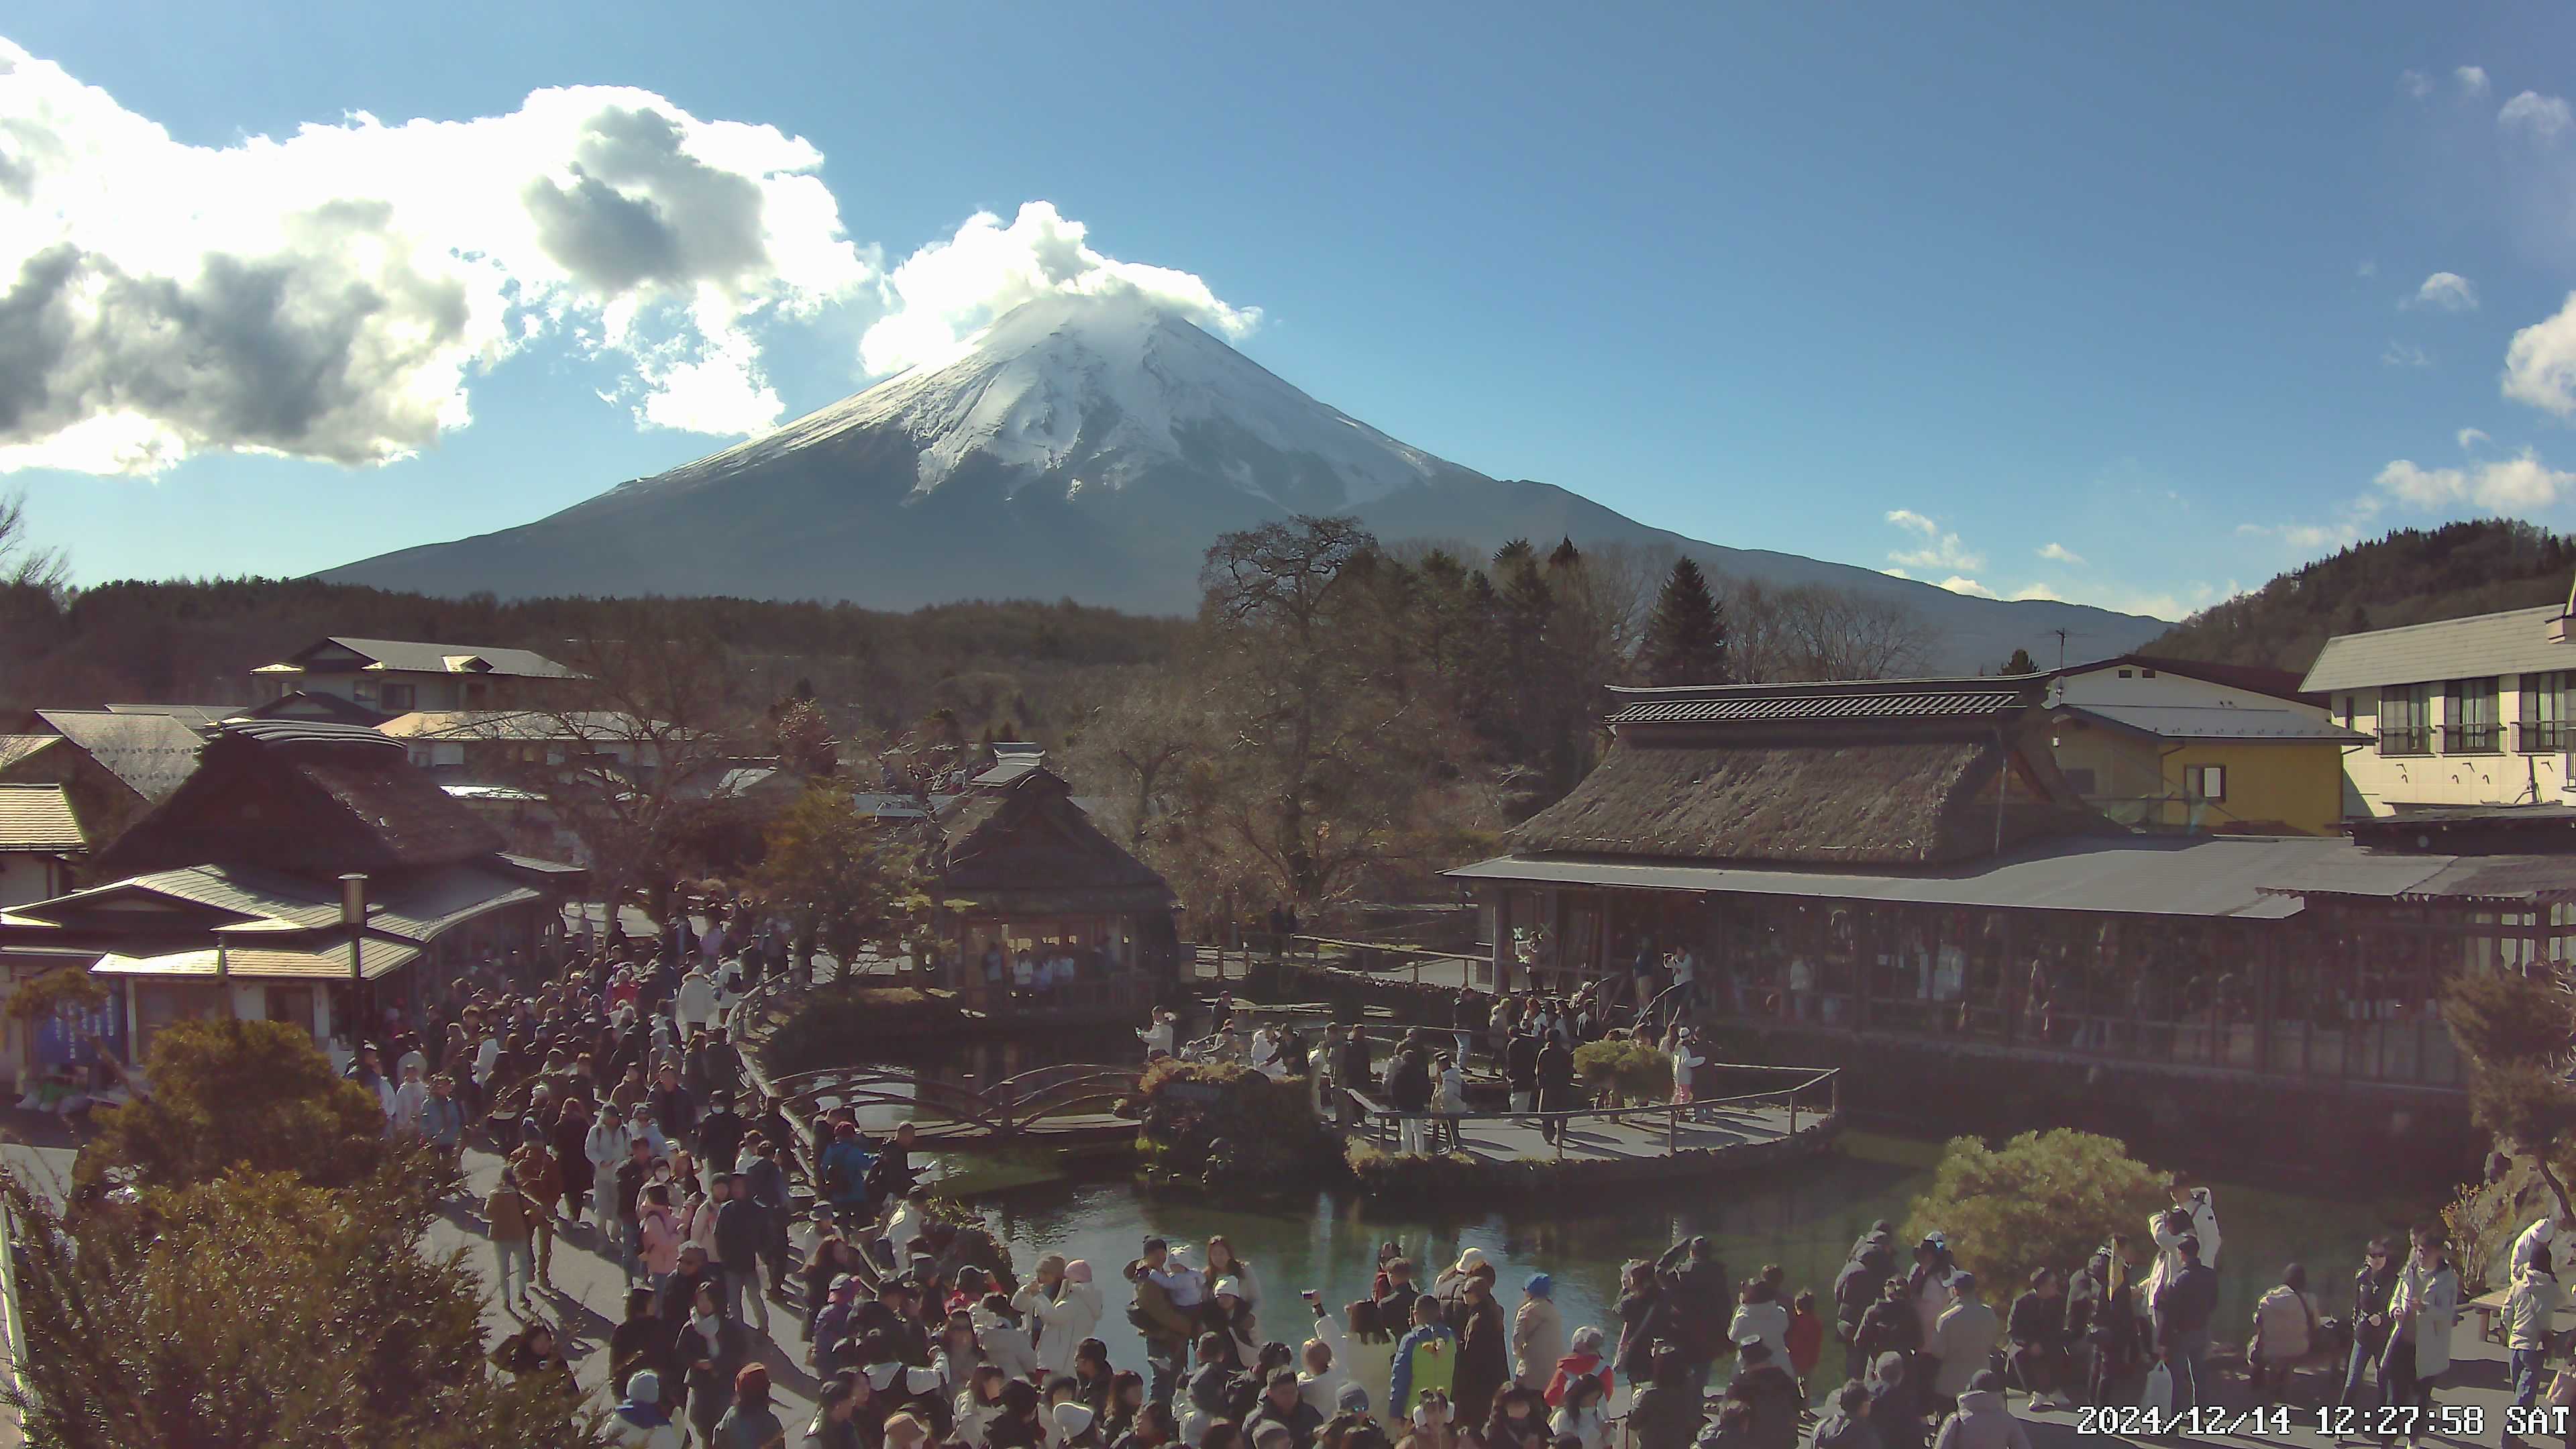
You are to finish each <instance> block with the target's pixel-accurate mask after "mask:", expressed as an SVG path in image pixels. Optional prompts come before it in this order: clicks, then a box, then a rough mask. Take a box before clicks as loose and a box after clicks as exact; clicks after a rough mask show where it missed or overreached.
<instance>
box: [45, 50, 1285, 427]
mask: <svg viewBox="0 0 2576 1449" xmlns="http://www.w3.org/2000/svg"><path fill="white" fill-rule="evenodd" d="M822 165H823V155H822V153H821V152H820V151H819V150H818V149H816V148H815V147H814V146H813V145H811V144H810V143H808V142H807V141H805V140H803V139H802V138H799V137H794V136H789V135H786V134H784V133H782V132H780V131H779V130H778V129H777V128H775V127H772V126H767V125H754V124H746V123H742V122H737V121H727V120H707V119H702V118H700V117H698V116H695V115H692V114H691V113H689V112H688V111H686V110H683V109H682V108H680V107H679V106H676V105H674V104H673V103H671V102H670V101H668V100H666V99H664V98H663V97H661V96H659V95H655V94H653V93H652V92H649V91H643V90H637V89H632V88H625V87H597V86H586V87H570V88H561V89H548V90H540V91H537V92H534V93H532V94H530V95H529V96H528V98H527V99H526V101H525V102H524V103H523V104H522V105H521V106H520V107H519V108H518V109H517V110H515V111H512V112H510V113H509V114H507V115H499V116H485V117H479V118H475V119H470V120H462V121H431V120H412V121H406V122H402V123H400V124H394V125H388V124H386V123H384V122H382V121H380V120H378V119H377V118H375V117H373V116H370V115H366V114H363V113H360V114H354V115H350V116H347V117H345V118H343V119H341V120H340V121H338V122H336V123H327V124H326V123H308V124H306V125H304V126H302V127H300V128H299V129H297V130H296V131H295V132H294V133H293V134H291V135H287V136H282V137H269V136H254V137H250V138H247V139H245V140H242V141H240V142H237V143H235V144H231V145H227V146H220V147H204V146H191V145H187V144H184V143H181V142H179V141H177V140H174V139H173V138H172V137H171V136H170V135H169V133H168V132H167V131H166V130H164V129H163V128H162V127H161V126H160V125H158V124H156V123H155V122H153V121H151V120H150V119H148V118H146V117H143V116H140V115H137V114H135V113H134V112H131V111H128V110H126V109H125V108H124V107H123V106H121V105H119V104H118V103H117V101H116V100H115V98H113V97H112V96H110V95H108V94H107V93H106V92H105V91H102V90H99V89H97V88H95V87H91V86H85V85H82V84H81V83H80V82H79V81H77V80H76V79H74V78H73V77H71V76H69V75H67V74H66V73H65V72H64V71H63V70H62V68H61V67H59V66H57V65H55V64H53V63H51V62H49V61H45V60H41V59H38V58H36V57H33V56H31V55H29V54H28V53H27V52H26V51H25V50H23V49H21V48H19V47H18V46H16V45H14V44H12V43H11V42H9V41H7V40H5V39H0V472H5V471H9V470H12V469H17V468H27V467H50V468H64V469H71V470H75V471H82V472H92V473H136V472H156V471H159V470H161V469H164V468H167V467H169V466H171V465H173V464H175V463H177V462H179V461H181V460H182V459H184V458H186V457H187V456H189V455H190V454H194V453H201V452H218V451H227V450H249V451H258V452H267V453H275V454H281V455H286V456H292V457H298V458H308V459H315V460H321V461H328V462H334V463H342V464H366V463H381V462H387V461H391V460H394V459H398V458H402V457H405V456H408V455H409V454H411V453H413V452H416V451H418V450H419V449H421V448H424V447H427V446H429V445H431V444H433V443H435V442H436V441H437V439H438V438H439V436H440V435H441V434H442V433H444V432H446V431H448V430H451V429H454V428H459V427H463V426H465V425H466V424H467V423H469V422H470V421H471V418H472V409H471V405H470V397H469V392H470V387H471V385H472V384H473V383H474V382H475V381H476V380H477V379H478V378H479V377H480V376H481V374H483V373H485V372H487V371H489V370H490V369H492V368H494V367H496V366H498V365H500V364H501V363H503V362H505V361H507V360H508V359H509V358H511V357H512V356H514V355H516V354H517V353H519V352H522V351H525V350H527V349H528V348H530V347H532V346H534V345H538V344H540V343H542V342H545V341H547V340H549V339H556V340H560V341H561V342H564V343H568V344H569V345H571V346H572V347H574V348H576V349H578V350H579V351H581V352H583V353H585V354H587V355H589V356H591V357H593V358H594V359H597V360H598V361H600V362H602V363H604V364H606V365H607V366H609V367H610V368H611V369H612V370H613V375H614V381H613V383H612V384H611V386H610V387H609V389H608V390H607V392H606V393H605V394H604V395H608V396H612V397H613V398H614V399H615V400H617V401H618V402H620V403H622V404H624V405H626V406H627V407H629V408H631V409H632V411H633V413H634V415H635V417H636V420H637V421H638V423H639V424H642V425H645V426H657V427H669V428H677V429H685V430H688V431H693V432H705V433H715V434H740V433H750V432H757V431H760V430H762V429H765V428H767V427H769V426H772V425H774V424H775V423H776V422H778V421H779V419H780V417H781V415H782V413H783V412H784V411H785V409H784V405H783V403H782V402H781V400H780V398H779V396H778V393H777V392H776V390H775V389H774V388H773V387H772V386H771V385H770V382H769V379H768V377H767V375H766V372H765V370H764V367H763V362H762V338H763V336H764V334H765V333H766V331H767V330H768V329H770V328H771V327H772V326H774V325H776V324H777V323H778V322H779V321H781V320H787V321H794V320H799V319H809V318H812V317H815V316H817V315H819V314H821V313H823V312H825V311H826V310H830V309H849V310H850V311H851V312H853V313H854V314H855V315H856V316H857V317H858V318H859V319H860V320H861V321H863V322H868V323H869V324H870V325H869V326H868V328H867V333H866V338H867V340H866V344H865V347H864V353H865V357H866V365H867V367H868V369H869V370H870V371H871V372H880V371H885V370H890V369H891V368H893V367H897V366H902V365H906V364H908V363H909V362H912V361H918V360H920V358H921V356H922V355H924V354H926V353H927V352H928V351H930V350H932V349H933V348H934V347H935V346H937V345H950V346H953V345H955V343H956V342H958V341H959V340H960V339H962V338H964V337H967V336H970V335H971V334H972V333H973V331H974V330H975V329H976V328H978V327H980V326H982V325H983V324H984V323H985V322H988V321H990V320H991V318H992V317H993V316H994V315H997V314H998V313H999V312H1000V311H1002V310H1006V309H1007V308H1008V307H1009V306H1010V305H1015V304H1016V303H1017V302H1019V301H1024V300H1027V299H1028V297H1030V296H1033V295H1038V294H1039V293H1041V292H1044V291H1047V290H1059V289H1060V290H1101V289H1108V288H1115V287H1126V288H1132V289H1135V290H1138V291H1140V292H1143V293H1144V294H1146V295H1149V296H1152V297H1153V298H1155V299H1156V300H1157V301H1159V302H1162V303H1164V304H1165V305H1169V306H1172V307H1174V308H1175V309H1176V310H1179V311H1182V312H1183V313H1184V314H1185V315H1189V316H1191V317H1192V318H1193V320H1198V321H1200V322H1201V323H1202V325H1209V326H1211V328H1212V329H1213V330H1219V331H1220V332H1221V333H1225V334H1231V335H1240V334H1241V332H1242V331H1244V330H1246V329H1248V328H1249V327H1250V326H1251V325H1252V322H1253V320H1254V319H1256V318H1257V316H1258V313H1257V311H1255V310H1251V309H1236V308H1233V307H1230V306H1227V305H1226V304H1225V303H1223V302H1222V301H1220V300H1218V299H1217V298H1216V297H1215V296H1214V294H1213V293H1211V292H1210V291H1209V290H1208V288H1207V286H1206V284H1205V283H1204V282H1202V281H1200V279H1198V278H1197V277H1195V276H1192V275H1190V274H1189V273H1186V272H1176V271H1170V270H1167V269H1164V268H1157V267H1144V266H1139V265H1137V264H1134V263H1126V262H1120V261H1118V260H1116V259H1114V258H1111V257H1107V256H1104V255H1102V254H1101V253H1100V252H1098V251H1096V250H1094V249H1093V248H1092V247H1091V246H1090V245H1089V244H1088V242H1087V240H1086V237H1085V232H1084V229H1083V227H1082V225H1081V224H1080V223H1079V222H1075V221H1070V220H1067V219H1065V218H1063V217H1061V216H1059V215H1057V213H1056V212H1055V209H1054V208H1053V207H1052V206H1048V205H1046V204H1044V203H1033V204H1032V205H1030V206H1028V207H1023V208H1022V209H1021V212H1020V215H1019V217H1018V219H1017V220H1015V221H1014V222H1012V223H1011V224H1010V225H1009V226H1007V227H1006V226H1003V225H1001V223H1000V221H999V219H998V218H996V217H991V216H978V217H976V218H975V219H973V220H971V221H969V222H968V223H967V224H966V226H965V227H964V228H963V229H961V230H960V231H959V232H958V233H957V235H956V237H955V238H953V239H951V240H949V241H946V242H942V243H940V244H937V245H935V246H933V247H929V248H925V249H924V250H923V251H922V252H921V253H920V254H919V255H917V256H915V257H914V258H913V259H912V260H910V261H907V262H904V263H903V264H901V265H899V266H896V267H894V268H892V269H891V270H890V271H889V270H888V269H887V268H886V267H885V265H884V262H883V259H882V254H881V252H880V251H879V249H878V248H876V247H875V246H871V245H865V244H862V243H860V242H857V241H855V240H853V239H852V238H851V236H850V235H849V232H848V230H847V228H846V227H845V226H844V223H843V219H842V215H841V209H840V204H839V202H838V200H837V199H836V198H835V197H834V195H833V193H832V192H831V190H830V189H829V188H827V187H826V186H825V185H824V183H823V181H822V179H821V177H820V175H819V174H818V173H819V171H820V169H821V167H822Z"/></svg>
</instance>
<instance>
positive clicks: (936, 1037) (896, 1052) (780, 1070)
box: [759, 981, 970, 1077]
mask: <svg viewBox="0 0 2576 1449" xmlns="http://www.w3.org/2000/svg"><path fill="white" fill-rule="evenodd" d="M969 1026H970V1024H969V1022H968V1020H967V1017H966V1014H965V1013H964V1012H962V1011H960V1010H958V1008H957V1004H956V1002H955V1001H953V1000H951V999H950V998H948V997H945V996H933V995H931V994H930V993H928V992H926V991H921V990H918V989H916V988H914V987H910V986H857V985H851V984H846V983H843V982H837V981H836V982H833V983H831V984H829V985H825V986H818V987H816V988H814V989H813V990H812V991H810V992H807V993H805V994H804V995H802V996H799V997H795V998H793V999H792V1004H791V1005H790V1006H789V1007H788V1009H787V1011H786V1012H785V1014H784V1015H782V1016H781V1017H780V1018H779V1020H778V1023H777V1025H776V1026H774V1027H772V1028H771V1029H770V1032H769V1035H768V1037H767V1039H766V1040H764V1041H762V1042H761V1044H760V1046H759V1051H760V1062H761V1065H762V1066H763V1067H765V1068H766V1069H767V1070H768V1072H769V1074H770V1075H771V1076H772V1077H784V1076H792V1075H794V1074H795V1073H798V1072H814V1071H822V1070H824V1069H826V1068H829V1067H847V1066H855V1065H857V1064H858V1063H859V1062H861V1061H862V1060H865V1061H869V1062H886V1061H892V1062H919V1061H945V1060H947V1059H948V1058H950V1057H951V1056H953V1055H955V1053H956V1049H957V1044H958V1042H960V1041H961V1040H964V1039H965V1038H966V1036H967V1035H968V1034H969Z"/></svg>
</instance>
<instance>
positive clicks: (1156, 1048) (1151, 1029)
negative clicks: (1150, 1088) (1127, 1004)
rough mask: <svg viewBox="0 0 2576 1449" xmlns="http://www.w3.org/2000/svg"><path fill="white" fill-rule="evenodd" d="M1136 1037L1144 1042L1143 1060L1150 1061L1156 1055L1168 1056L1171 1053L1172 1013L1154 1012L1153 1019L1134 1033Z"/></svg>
mask: <svg viewBox="0 0 2576 1449" xmlns="http://www.w3.org/2000/svg"><path fill="white" fill-rule="evenodd" d="M1136 1039H1137V1040H1138V1041H1141V1042H1143V1043H1144V1044H1145V1060H1147V1061H1149V1062H1150V1061H1152V1060H1153V1059H1154V1058H1156V1057H1167V1056H1170V1055H1171V1054H1172V1013H1171V1012H1169V1011H1157V1012H1155V1013H1154V1019H1153V1021H1152V1022H1150V1023H1149V1024H1147V1025H1146V1026H1145V1027H1143V1028H1142V1029H1141V1030H1139V1031H1138V1032H1137V1033H1136Z"/></svg>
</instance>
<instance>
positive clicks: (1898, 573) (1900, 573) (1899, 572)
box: [1879, 569, 1914, 579]
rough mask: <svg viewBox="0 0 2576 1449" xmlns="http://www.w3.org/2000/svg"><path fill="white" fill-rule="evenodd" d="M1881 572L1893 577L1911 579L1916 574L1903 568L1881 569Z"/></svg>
mask: <svg viewBox="0 0 2576 1449" xmlns="http://www.w3.org/2000/svg"><path fill="white" fill-rule="evenodd" d="M1879 572H1880V573H1883V574H1885V575H1887V576H1888V577H1889V578H1891V579H1910V578H1912V577H1914V575H1912V574H1909V573H1907V572H1906V571H1905V570H1903V569H1880V570H1879Z"/></svg>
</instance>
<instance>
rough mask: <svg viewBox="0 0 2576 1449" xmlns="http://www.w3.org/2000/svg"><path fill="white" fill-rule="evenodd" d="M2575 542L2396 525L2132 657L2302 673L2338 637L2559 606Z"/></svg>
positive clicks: (2509, 525)
mask: <svg viewBox="0 0 2576 1449" xmlns="http://www.w3.org/2000/svg"><path fill="white" fill-rule="evenodd" d="M2571 575H2576V538H2571V537H2569V536H2568V535H2565V534H2555V533H2551V532H2549V531H2548V530H2547V529H2544V528H2539V527H2536V526H2534V525H2532V524H2528V523H2519V522H2513V521H2509V520H2506V519H2495V518H2490V519H2481V520H2479V521H2477V522H2475V523H2449V524H2444V525H2443V526H2442V527H2440V528H2435V529H2429V530H2427V529H2420V528H2401V529H2399V530H2397V531H2396V532H2394V533H2391V534H2389V535H2388V536H2387V537H2385V538H2376V539H2372V540H2371V541H2370V542H2368V543H2357V544H2354V545H2353V546H2351V547H2350V548H2347V549H2344V550H2343V551H2341V552H2339V553H2336V554H2334V555H2332V556H2331V557H2327V558H2321V559H2319V560H2317V561H2316V562H2315V563H2312V564H2309V565H2307V566H2306V567H2304V568H2299V569H2295V570H2292V571H2291V572H2289V573H2286V574H2283V575H2281V576H2280V577H2279V578H2276V579H2274V580H2272V581H2271V582H2270V583H2268V584H2265V585H2264V586H2263V587H2261V588H2260V589H2257V590H2255V591H2254V592H2253V593H2250V594H2242V595H2239V596H2238V597H2236V598H2233V599H2230V600H2228V601H2227V602H2226V603H2223V604H2220V605H2218V606H2217V607H2215V608H2211V609H2205V610H2203V611H2201V612H2200V613H2197V614H2194V615H2192V616H2191V617H2190V618H2188V619H2185V620H2184V621H2183V622H2181V623H2180V624H2177V625H2175V626H2174V627H2173V628H2171V629H2169V630H2167V631H2166V632H2165V633H2164V634H2163V635H2161V636H2159V637H2158V638H2157V639H2156V640H2155V641H2154V642H2152V643H2150V644H2148V645H2147V646H2146V648H2145V649H2144V650H2143V651H2141V652H2144V653H2148V654H2164V655H2170V656H2172V657H2174V658H2178V659H2206V660H2213V661H2216V662H2220V663H2226V664H2259V665H2265V666H2268V667H2270V668H2274V669H2289V670H2295V671H2298V672H2300V673H2305V672H2306V671H2307V667H2308V666H2309V665H2310V664H2311V663H2313V662H2315V660H2316V657H2317V651H2318V650H2319V649H2322V648H2324V647H2325V642H2326V640H2328V639H2329V638H2332V637H2333V636H2335V635H2337V634H2358V633H2361V632H2362V631H2364V630H2368V629H2394V628H2397V627H2399V626H2401V625H2405V624H2426V623H2431V622H2432V621H2434V620H2436V619H2458V618H2464V617H2466V616H2468V615H2471V614H2491V613H2495V612H2497V611H2499V610H2503V609H2529V608H2535V607H2537V606H2539V605H2541V604H2555V603H2563V602H2564V601H2565V600H2566V598H2567V593H2568V585H2569V582H2570V578H2571Z"/></svg>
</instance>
